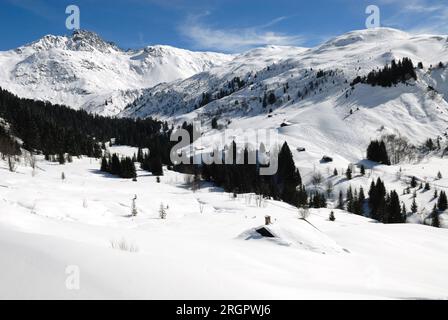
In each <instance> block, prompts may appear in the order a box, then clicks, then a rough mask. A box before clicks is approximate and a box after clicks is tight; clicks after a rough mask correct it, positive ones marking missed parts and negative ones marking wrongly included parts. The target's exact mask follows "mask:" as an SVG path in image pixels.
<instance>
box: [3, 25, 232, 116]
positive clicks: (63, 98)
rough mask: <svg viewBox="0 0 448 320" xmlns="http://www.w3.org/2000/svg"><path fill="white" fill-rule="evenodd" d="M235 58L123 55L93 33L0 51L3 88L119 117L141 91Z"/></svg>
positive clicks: (162, 51)
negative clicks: (118, 114)
mask: <svg viewBox="0 0 448 320" xmlns="http://www.w3.org/2000/svg"><path fill="white" fill-rule="evenodd" d="M231 59H232V56H229V55H224V54H218V53H208V52H191V51H187V50H183V49H177V48H173V47H170V46H151V47H146V48H143V49H140V50H128V51H123V50H121V49H120V48H118V47H117V46H115V45H114V44H112V43H109V42H105V41H104V40H102V39H101V38H100V37H99V36H98V35H97V34H95V33H92V32H88V31H75V32H74V33H73V35H72V36H70V37H66V36H52V35H48V36H45V37H43V38H42V39H40V40H38V41H36V42H34V43H31V44H29V45H25V46H23V47H20V48H17V49H15V50H10V51H6V52H0V86H1V87H3V88H5V89H7V90H9V91H11V92H13V93H15V94H17V95H19V96H20V97H25V98H32V99H37V100H47V101H50V102H52V103H55V104H65V105H68V106H70V107H73V108H77V109H78V108H81V109H85V110H87V111H89V112H94V113H99V114H103V115H116V114H117V113H119V112H120V111H121V110H122V109H123V108H124V107H125V106H126V105H127V104H128V103H130V102H132V101H134V100H135V99H136V98H137V97H138V96H139V95H140V91H141V89H142V88H147V87H152V86H154V85H157V84H159V83H162V82H170V81H173V80H176V79H184V78H188V77H191V76H192V75H194V74H196V73H198V72H202V71H205V70H207V69H209V68H211V67H213V66H217V65H220V64H221V63H223V62H226V61H229V60H231Z"/></svg>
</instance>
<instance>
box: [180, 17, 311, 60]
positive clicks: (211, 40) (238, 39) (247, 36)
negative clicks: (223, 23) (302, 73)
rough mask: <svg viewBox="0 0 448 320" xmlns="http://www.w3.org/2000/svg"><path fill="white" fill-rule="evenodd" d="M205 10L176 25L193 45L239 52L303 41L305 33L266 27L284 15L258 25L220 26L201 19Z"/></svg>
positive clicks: (281, 19) (280, 19)
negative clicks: (232, 27)
mask: <svg viewBox="0 0 448 320" xmlns="http://www.w3.org/2000/svg"><path fill="white" fill-rule="evenodd" d="M209 14H210V13H209V12H206V13H204V14H202V15H196V16H190V17H189V18H188V19H187V21H186V22H185V23H183V24H182V25H181V26H180V27H179V30H180V32H181V34H182V35H184V36H185V37H187V38H188V40H189V41H191V42H192V44H193V46H194V47H196V48H200V49H208V50H219V51H224V52H241V51H244V50H247V49H250V48H253V47H259V46H264V45H284V46H288V45H291V46H295V45H300V44H301V43H303V42H304V41H305V37H304V36H302V35H291V34H285V33H280V32H275V31H271V30H268V28H271V27H273V26H274V25H276V24H278V23H279V22H281V21H283V20H285V19H287V18H286V17H278V18H276V19H274V20H272V21H269V22H267V23H266V24H263V25H259V26H252V27H245V28H237V29H236V28H234V29H220V28H214V27H212V26H210V25H207V24H205V23H204V22H202V21H201V19H202V18H203V17H205V16H207V15H209Z"/></svg>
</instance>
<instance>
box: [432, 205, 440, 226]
mask: <svg viewBox="0 0 448 320" xmlns="http://www.w3.org/2000/svg"><path fill="white" fill-rule="evenodd" d="M431 216H432V221H431V226H432V227H434V228H440V218H439V212H438V210H437V206H436V205H434V208H433V209H432V214H431Z"/></svg>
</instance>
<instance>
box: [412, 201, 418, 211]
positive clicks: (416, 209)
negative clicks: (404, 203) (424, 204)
mask: <svg viewBox="0 0 448 320" xmlns="http://www.w3.org/2000/svg"><path fill="white" fill-rule="evenodd" d="M411 212H412V213H414V214H415V213H417V212H418V206H417V202H415V199H414V200H413V201H412V206H411Z"/></svg>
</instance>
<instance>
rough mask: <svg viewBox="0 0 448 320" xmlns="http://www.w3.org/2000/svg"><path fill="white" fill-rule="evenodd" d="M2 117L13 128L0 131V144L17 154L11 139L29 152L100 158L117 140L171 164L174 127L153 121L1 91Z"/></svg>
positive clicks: (15, 146) (0, 111)
mask: <svg viewBox="0 0 448 320" xmlns="http://www.w3.org/2000/svg"><path fill="white" fill-rule="evenodd" d="M0 118H2V119H4V120H5V121H6V122H7V123H8V124H9V126H10V130H9V132H8V133H5V132H4V129H2V131H0V144H1V145H2V146H4V147H3V149H4V150H6V149H7V150H8V152H11V153H14V152H17V145H15V144H14V143H13V142H12V139H11V136H16V137H19V138H20V139H21V140H22V141H23V145H22V147H23V148H24V149H26V150H28V151H32V152H38V153H42V154H45V155H61V154H67V153H68V154H70V155H73V156H81V155H86V156H90V157H97V158H99V157H101V155H102V150H101V149H102V147H104V143H105V142H108V141H110V140H111V139H112V138H114V139H115V143H116V144H121V145H129V146H135V147H145V148H150V149H151V150H154V154H155V153H159V155H160V158H161V161H162V162H163V163H164V164H168V163H169V153H170V150H171V146H172V144H171V143H170V141H169V140H170V134H171V132H172V130H173V128H172V127H171V128H170V127H169V126H168V124H167V123H166V122H161V121H157V120H153V119H151V118H147V119H136V120H134V119H128V118H111V117H103V116H97V115H92V114H89V113H87V112H85V111H83V110H73V109H70V108H68V107H65V106H61V105H53V104H51V103H49V102H42V101H34V100H31V99H22V98H18V97H17V96H16V95H14V94H12V93H10V92H8V91H6V90H3V89H1V88H0ZM0 127H1V126H0ZM8 137H9V138H8Z"/></svg>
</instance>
